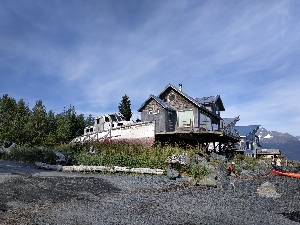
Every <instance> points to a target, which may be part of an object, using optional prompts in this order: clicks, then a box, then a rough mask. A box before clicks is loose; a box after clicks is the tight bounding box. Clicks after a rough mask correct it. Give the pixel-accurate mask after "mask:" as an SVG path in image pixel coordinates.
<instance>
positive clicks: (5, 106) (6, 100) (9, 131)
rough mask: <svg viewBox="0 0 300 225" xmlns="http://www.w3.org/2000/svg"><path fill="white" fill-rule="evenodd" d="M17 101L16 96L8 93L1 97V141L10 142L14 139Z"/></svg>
mask: <svg viewBox="0 0 300 225" xmlns="http://www.w3.org/2000/svg"><path fill="white" fill-rule="evenodd" d="M16 108H17V103H16V100H15V99H14V98H11V97H9V96H8V95H7V94H5V95H3V96H2V98H1V99H0V141H1V142H2V141H4V140H5V141H7V142H8V144H11V143H12V142H15V141H16V140H14V126H13V123H14V117H15V114H16Z"/></svg>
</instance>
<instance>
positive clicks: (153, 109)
mask: <svg viewBox="0 0 300 225" xmlns="http://www.w3.org/2000/svg"><path fill="white" fill-rule="evenodd" d="M224 110H225V109H224V106H223V103H222V100H221V98H220V96H219V95H217V96H210V97H205V98H196V99H194V98H192V97H190V96H188V95H187V94H185V93H184V92H182V85H180V86H179V89H177V88H176V87H174V86H173V85H171V84H168V85H167V86H166V87H165V89H164V90H163V91H162V92H161V93H160V94H159V95H158V96H154V95H150V97H149V98H148V99H147V100H146V101H145V102H144V103H143V104H142V106H141V107H140V108H139V109H138V112H141V120H142V121H155V122H156V133H161V132H172V131H176V130H184V129H193V130H206V131H213V130H221V129H223V120H222V119H221V117H220V111H224Z"/></svg>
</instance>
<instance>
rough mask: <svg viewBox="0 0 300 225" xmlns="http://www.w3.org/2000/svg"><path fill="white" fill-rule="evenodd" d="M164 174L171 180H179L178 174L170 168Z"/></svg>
mask: <svg viewBox="0 0 300 225" xmlns="http://www.w3.org/2000/svg"><path fill="white" fill-rule="evenodd" d="M166 172H167V177H169V178H170V179H171V180H175V179H176V178H179V172H178V171H177V170H175V169H173V168H172V167H171V166H168V167H167V169H166Z"/></svg>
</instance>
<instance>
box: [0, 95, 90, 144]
mask: <svg viewBox="0 0 300 225" xmlns="http://www.w3.org/2000/svg"><path fill="white" fill-rule="evenodd" d="M93 124H94V118H93V117H92V115H89V116H88V117H87V118H85V117H84V115H83V114H79V115H77V113H76V111H75V108H74V106H71V105H70V107H69V108H68V109H64V110H63V112H62V113H58V114H55V113H54V112H53V111H52V110H50V111H48V112H47V111H46V107H45V106H44V105H43V102H42V100H38V101H37V102H36V104H35V106H34V107H33V108H32V109H30V108H29V106H28V104H26V103H25V102H24V100H23V99H20V100H19V101H18V102H17V101H16V100H15V99H14V98H12V97H9V96H8V95H7V94H4V95H3V96H2V97H1V98H0V141H1V142H3V143H4V144H5V145H6V146H7V145H10V144H11V143H16V144H18V145H21V146H49V147H50V146H55V145H59V144H62V143H69V142H70V141H71V140H72V139H73V138H75V137H77V136H80V135H83V132H84V128H85V127H86V126H91V125H93Z"/></svg>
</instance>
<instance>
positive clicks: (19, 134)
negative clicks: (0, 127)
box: [13, 99, 31, 145]
mask: <svg viewBox="0 0 300 225" xmlns="http://www.w3.org/2000/svg"><path fill="white" fill-rule="evenodd" d="M30 114H31V112H30V109H29V106H28V105H26V103H25V102H24V100H23V99H20V100H19V102H18V104H17V106H16V113H15V117H14V121H13V130H14V133H13V142H15V143H17V144H18V145H25V144H26V143H28V142H30V139H29V136H28V131H29V130H28V129H27V128H28V122H29V118H30Z"/></svg>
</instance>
